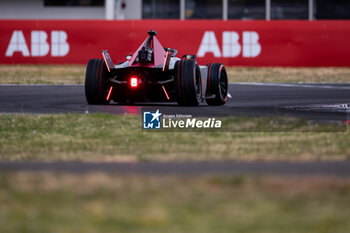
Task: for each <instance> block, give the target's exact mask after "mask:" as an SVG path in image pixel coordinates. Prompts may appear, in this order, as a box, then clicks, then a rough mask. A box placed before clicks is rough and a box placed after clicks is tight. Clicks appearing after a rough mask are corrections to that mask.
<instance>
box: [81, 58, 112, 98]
mask: <svg viewBox="0 0 350 233" xmlns="http://www.w3.org/2000/svg"><path fill="white" fill-rule="evenodd" d="M107 76H108V70H107V67H106V64H105V62H104V60H103V59H90V60H89V62H88V64H87V67H86V73H85V96H86V100H87V102H88V103H89V104H108V103H109V100H106V99H107V95H108V89H109V87H108V85H107Z"/></svg>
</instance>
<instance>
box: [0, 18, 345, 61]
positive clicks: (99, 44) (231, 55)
mask: <svg viewBox="0 0 350 233" xmlns="http://www.w3.org/2000/svg"><path fill="white" fill-rule="evenodd" d="M150 28H153V29H154V30H156V31H157V32H158V39H159V40H160V42H161V43H162V45H163V46H165V47H172V48H175V49H177V50H178V52H179V56H182V55H184V54H195V55H196V56H197V59H198V62H199V63H200V64H206V63H210V62H221V63H223V64H225V65H235V66H350V45H349V43H348V38H349V37H350V21H341V20H340V21H327V20H320V21H304V20H282V21H263V20H262V21H255V20H252V21H236V20H227V21H222V20H119V21H118V20H116V21H105V20H0V33H1V37H0V64H11V63H33V64H86V63H87V61H88V60H89V59H90V58H100V57H101V53H100V51H101V50H103V49H105V50H108V51H109V53H110V55H111V58H112V59H113V61H114V63H118V62H120V61H124V60H125V56H126V55H129V54H132V52H133V51H135V50H136V49H137V47H138V46H139V44H140V43H142V41H143V40H144V39H145V38H146V36H147V33H146V32H147V31H148V30H149V29H150Z"/></svg>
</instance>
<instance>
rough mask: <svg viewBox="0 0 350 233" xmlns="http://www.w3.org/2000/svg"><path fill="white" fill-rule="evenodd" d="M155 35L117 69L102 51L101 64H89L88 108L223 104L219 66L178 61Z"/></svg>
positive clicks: (224, 84) (186, 58)
mask: <svg viewBox="0 0 350 233" xmlns="http://www.w3.org/2000/svg"><path fill="white" fill-rule="evenodd" d="M156 35H157V33H156V32H155V31H153V30H152V29H151V30H150V31H149V32H148V37H147V38H146V39H145V40H144V41H143V43H142V44H141V45H140V46H139V48H138V49H137V50H136V51H135V52H134V53H133V54H132V55H129V56H127V58H126V61H124V62H120V63H119V64H118V65H115V64H114V63H113V61H112V59H111V57H110V55H109V53H108V51H106V50H102V56H103V60H102V59H100V60H99V59H91V60H90V61H89V63H88V66H87V70H86V80H85V94H86V98H87V101H88V103H89V104H107V103H109V101H110V100H114V101H115V102H119V103H134V102H145V101H146V102H147V101H148V102H159V101H161V102H178V103H179V104H180V105H190V106H196V105H198V104H199V103H200V102H203V101H204V100H206V102H207V103H208V104H210V105H221V104H224V103H225V102H226V100H227V96H228V91H227V88H228V83H227V74H226V70H225V67H224V66H223V65H222V64H219V63H214V64H208V65H206V66H200V65H198V64H197V62H196V60H195V59H196V57H195V55H184V56H182V58H178V57H176V55H177V51H176V50H175V49H171V48H164V47H163V46H162V45H161V43H160V42H159V40H158V39H157V37H156ZM210 86H211V87H210ZM218 96H219V97H220V98H219V97H218ZM215 98H216V100H217V101H214V100H215ZM208 100H209V101H208Z"/></svg>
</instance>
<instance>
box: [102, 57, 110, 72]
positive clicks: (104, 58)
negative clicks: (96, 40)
mask: <svg viewBox="0 0 350 233" xmlns="http://www.w3.org/2000/svg"><path fill="white" fill-rule="evenodd" d="M102 56H103V60H105V64H106V66H107V69H108V72H111V70H110V69H109V66H108V63H107V60H106V57H105V54H104V53H102Z"/></svg>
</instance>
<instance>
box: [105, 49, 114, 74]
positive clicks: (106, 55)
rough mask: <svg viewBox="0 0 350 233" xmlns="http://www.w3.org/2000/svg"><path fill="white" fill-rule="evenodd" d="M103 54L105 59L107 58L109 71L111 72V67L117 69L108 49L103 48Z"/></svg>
mask: <svg viewBox="0 0 350 233" xmlns="http://www.w3.org/2000/svg"><path fill="white" fill-rule="evenodd" d="M102 56H103V59H104V60H105V63H106V66H107V69H108V72H111V69H115V66H114V64H113V62H112V59H111V57H110V56H109V54H108V51H107V50H102Z"/></svg>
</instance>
